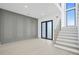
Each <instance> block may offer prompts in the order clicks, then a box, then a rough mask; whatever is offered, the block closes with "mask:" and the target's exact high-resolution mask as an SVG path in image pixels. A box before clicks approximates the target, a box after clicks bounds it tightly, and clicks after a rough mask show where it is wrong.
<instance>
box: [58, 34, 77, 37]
mask: <svg viewBox="0 0 79 59" xmlns="http://www.w3.org/2000/svg"><path fill="white" fill-rule="evenodd" d="M59 36H68V37H78V35H74V34H73V35H72V34H59Z"/></svg>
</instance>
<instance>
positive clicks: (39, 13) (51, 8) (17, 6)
mask: <svg viewBox="0 0 79 59" xmlns="http://www.w3.org/2000/svg"><path fill="white" fill-rule="evenodd" d="M25 6H26V7H27V8H25ZM0 8H2V9H6V10H9V11H12V12H16V13H19V14H23V15H26V16H31V17H34V18H41V17H45V16H49V15H53V14H56V13H59V12H60V11H59V9H58V8H57V6H56V5H55V3H0Z"/></svg>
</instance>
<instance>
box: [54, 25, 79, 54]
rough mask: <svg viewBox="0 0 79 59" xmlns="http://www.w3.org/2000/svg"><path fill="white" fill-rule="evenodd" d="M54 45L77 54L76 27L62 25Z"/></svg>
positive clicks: (78, 50) (78, 52) (78, 49)
mask: <svg viewBox="0 0 79 59" xmlns="http://www.w3.org/2000/svg"><path fill="white" fill-rule="evenodd" d="M55 47H57V48H60V49H64V50H66V51H69V52H72V53H74V54H79V45H78V31H77V27H74V26H69V27H63V28H62V29H61V31H60V32H59V35H58V37H57V40H56V44H55Z"/></svg>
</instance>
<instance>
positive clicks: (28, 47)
mask: <svg viewBox="0 0 79 59" xmlns="http://www.w3.org/2000/svg"><path fill="white" fill-rule="evenodd" d="M24 54H26V55H72V53H70V52H67V51H64V50H61V49H58V48H55V47H54V45H53V43H52V41H51V40H46V39H28V40H22V41H17V42H13V43H7V44H3V45H0V55H24Z"/></svg>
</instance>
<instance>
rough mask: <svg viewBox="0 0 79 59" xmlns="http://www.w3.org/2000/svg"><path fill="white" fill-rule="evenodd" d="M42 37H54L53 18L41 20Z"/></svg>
mask: <svg viewBox="0 0 79 59" xmlns="http://www.w3.org/2000/svg"><path fill="white" fill-rule="evenodd" d="M41 38H44V39H50V40H52V39H53V20H49V21H43V22H41Z"/></svg>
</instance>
